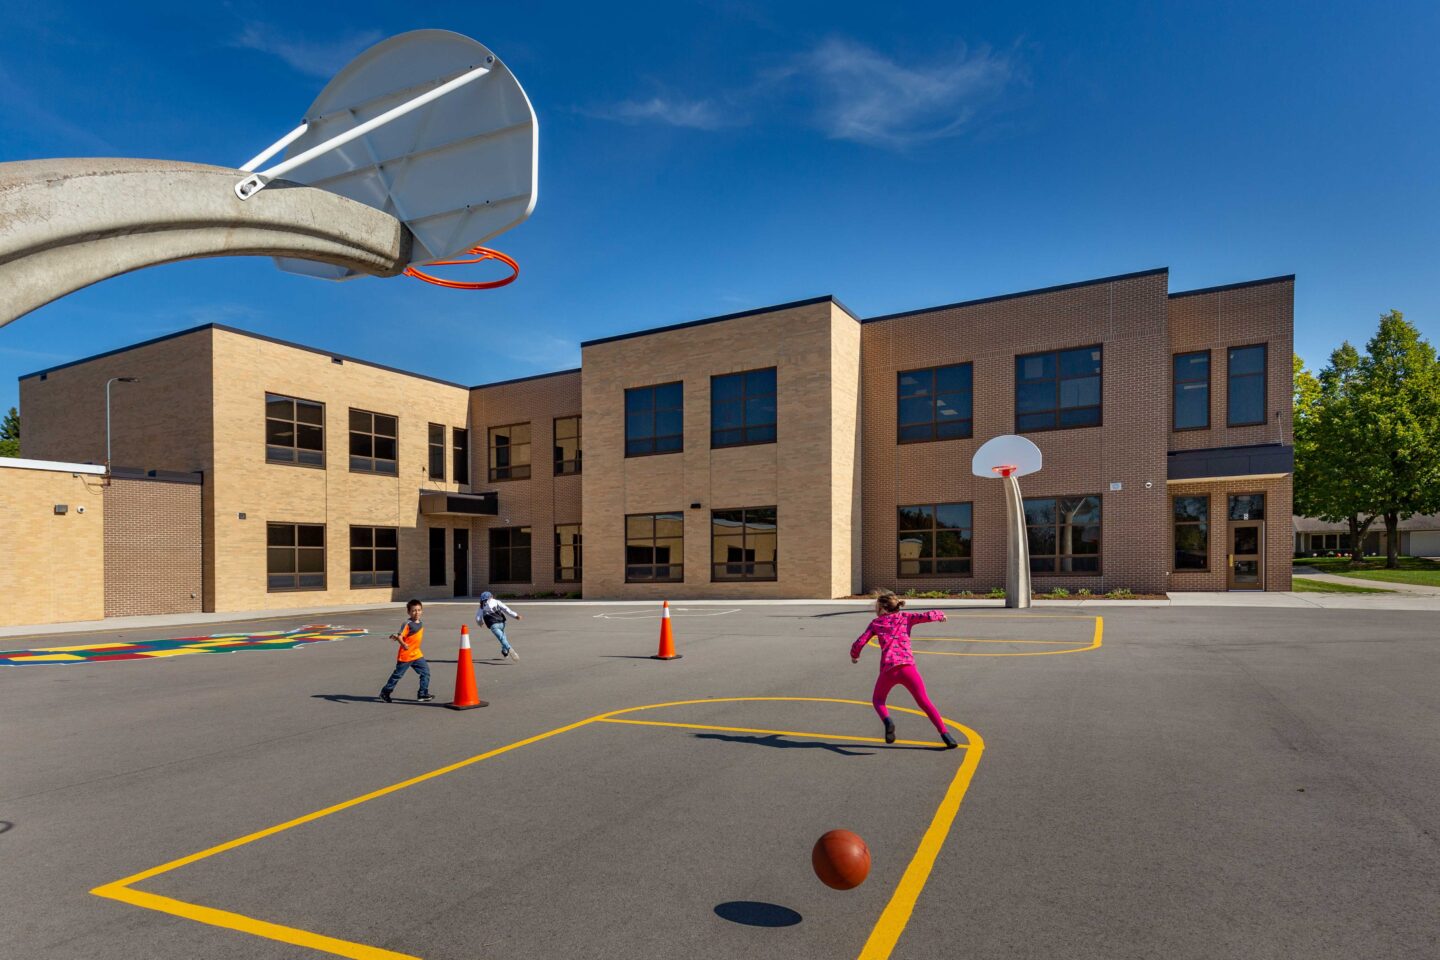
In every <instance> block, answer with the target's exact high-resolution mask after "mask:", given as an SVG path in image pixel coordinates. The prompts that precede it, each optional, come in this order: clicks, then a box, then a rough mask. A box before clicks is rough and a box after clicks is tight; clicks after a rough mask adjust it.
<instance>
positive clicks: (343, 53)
mask: <svg viewBox="0 0 1440 960" xmlns="http://www.w3.org/2000/svg"><path fill="white" fill-rule="evenodd" d="M382 36H383V34H382V33H381V32H380V31H379V30H362V31H359V32H352V33H348V34H346V35H344V36H342V37H339V38H337V39H334V40H325V41H315V40H306V39H304V38H301V37H296V36H292V35H288V34H285V33H283V32H282V31H280V30H278V29H276V28H275V27H272V26H268V25H266V24H260V23H247V24H246V25H245V29H244V30H243V31H241V33H240V35H239V36H238V37H235V38H234V39H233V40H231V46H235V47H241V48H243V49H246V50H259V51H260V52H262V53H268V54H270V55H271V56H275V57H279V58H280V59H281V60H283V61H285V63H287V64H289V66H290V67H291V68H292V69H294V70H296V71H298V72H300V73H305V74H309V75H310V76H312V77H322V78H324V79H327V80H328V79H329V78H330V77H333V76H334V75H335V74H337V73H339V72H340V68H341V67H343V66H345V64H347V63H349V62H350V61H351V60H353V59H354V58H355V55H356V54H358V53H359V52H360V51H362V50H364V49H365V48H366V47H369V46H372V45H373V44H375V43H376V42H378V41H379V40H380V38H381V37H382Z"/></svg>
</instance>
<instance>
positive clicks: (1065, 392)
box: [1015, 346, 1100, 433]
mask: <svg viewBox="0 0 1440 960" xmlns="http://www.w3.org/2000/svg"><path fill="white" fill-rule="evenodd" d="M1099 425H1100V348H1099V347H1098V346H1096V347H1081V348H1079V349H1077V350H1059V351H1056V352H1054V353H1032V354H1029V355H1027V356H1023V357H1016V358H1015V430H1016V431H1017V432H1019V433H1028V432H1029V431H1032V430H1064V429H1067V428H1069V427H1097V426H1099Z"/></svg>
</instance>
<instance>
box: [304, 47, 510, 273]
mask: <svg viewBox="0 0 1440 960" xmlns="http://www.w3.org/2000/svg"><path fill="white" fill-rule="evenodd" d="M484 66H489V67H490V72H489V73H488V74H486V75H484V76H482V77H480V78H479V79H477V80H474V81H473V82H471V83H468V84H466V85H464V86H462V87H460V88H458V89H456V90H454V91H452V92H450V93H446V94H445V95H444V96H441V97H439V98H437V99H435V100H433V101H431V102H430V103H428V104H426V105H425V106H423V107H420V108H418V109H416V110H414V111H413V112H411V113H407V114H405V115H404V116H401V117H398V118H396V119H394V120H392V121H390V122H389V123H386V124H384V125H383V126H380V127H377V128H376V129H374V130H371V131H370V132H368V133H366V134H364V135H362V136H360V137H358V138H357V139H355V140H353V141H351V142H350V143H347V144H344V145H343V146H341V147H338V148H336V149H334V150H331V151H329V152H328V153H324V154H321V155H320V156H317V157H315V158H314V159H313V160H310V161H308V162H306V163H305V164H303V165H301V166H299V167H296V168H295V169H294V170H291V171H289V172H287V173H286V174H285V175H284V179H286V180H292V181H295V182H297V183H303V184H307V185H309V186H313V187H322V188H324V189H326V190H330V191H332V192H334V193H338V194H341V195H342V196H346V197H349V198H350V199H352V200H358V201H360V202H361V203H365V204H368V205H370V206H372V207H377V208H379V209H381V210H384V211H386V212H387V213H390V214H392V215H394V216H395V217H397V218H398V219H400V220H401V221H403V222H404V223H405V225H406V226H407V227H409V228H410V232H411V233H412V234H413V235H414V244H413V248H412V251H411V256H410V262H411V263H423V262H425V261H429V260H439V259H444V258H447V257H451V256H454V255H456V254H460V253H463V252H464V251H466V250H468V249H469V248H470V247H472V246H474V245H476V244H480V243H484V242H485V241H486V240H488V239H489V238H491V237H493V236H495V235H496V234H499V233H502V232H504V231H505V230H508V229H510V228H511V227H513V226H516V225H517V224H519V223H521V222H523V221H524V220H525V218H526V217H528V216H530V213H531V211H533V210H534V209H535V196H536V189H537V181H538V171H539V124H538V123H537V122H536V119H535V110H534V108H533V107H531V105H530V99H529V98H528V97H526V96H525V91H524V90H522V89H521V88H520V83H519V81H517V80H516V79H515V76H514V74H512V73H511V72H510V71H509V69H508V68H507V67H506V66H505V65H504V64H503V63H501V62H500V60H499V58H497V57H496V56H495V55H494V54H493V53H491V52H490V51H489V50H488V49H487V48H486V47H485V46H483V45H482V44H480V43H477V42H476V41H474V40H472V39H470V38H469V37H466V36H462V35H461V34H458V33H452V32H450V31H448V30H414V31H411V32H410V33H402V34H400V35H399V36H395V37H391V38H390V39H388V40H384V41H381V42H380V43H377V44H376V45H375V46H373V47H371V48H370V49H369V50H366V51H365V52H364V53H362V54H360V56H358V57H356V58H355V59H354V60H353V61H351V62H350V64H349V65H348V66H346V67H345V69H343V70H341V71H340V72H339V73H338V74H336V75H335V79H333V80H331V81H330V83H329V84H327V85H326V87H325V89H324V90H322V91H321V92H320V96H319V97H317V98H316V99H315V102H314V103H313V104H311V106H310V109H309V110H308V111H307V112H306V114H305V120H306V122H307V123H308V124H309V126H308V128H307V129H306V130H305V133H304V134H303V135H301V136H300V137H299V139H297V140H295V141H294V142H293V143H292V144H291V145H290V146H289V148H288V150H287V151H286V157H287V158H289V157H295V156H299V155H300V154H301V153H304V152H305V151H306V150H308V149H310V148H311V147H313V146H316V145H317V144H320V143H323V142H325V141H327V140H329V139H331V138H333V137H335V136H337V135H339V134H342V133H344V132H345V131H347V130H349V129H351V128H353V127H356V126H359V125H360V124H362V123H364V122H365V121H367V120H370V119H372V118H374V117H376V116H379V115H380V114H382V113H384V112H385V111H387V110H390V109H391V108H393V107H396V106H398V105H400V104H402V103H404V102H406V101H408V100H412V99H414V98H415V97H417V96H420V95H421V94H423V93H425V92H426V91H428V90H432V89H434V88H435V87H438V86H440V85H441V84H443V83H446V82H448V81H450V80H453V79H455V78H456V77H459V76H461V75H463V74H465V73H467V72H469V71H471V70H474V69H475V68H477V67H484ZM276 263H277V264H278V265H279V266H280V268H281V269H282V270H289V271H291V272H293V273H303V274H306V275H309V276H318V277H325V278H328V279H334V280H341V279H348V278H349V277H352V276H357V274H355V273H354V272H352V271H347V270H345V269H344V268H343V267H335V266H331V265H329V264H323V263H314V262H311V261H307V260H288V259H278V260H277V261H276Z"/></svg>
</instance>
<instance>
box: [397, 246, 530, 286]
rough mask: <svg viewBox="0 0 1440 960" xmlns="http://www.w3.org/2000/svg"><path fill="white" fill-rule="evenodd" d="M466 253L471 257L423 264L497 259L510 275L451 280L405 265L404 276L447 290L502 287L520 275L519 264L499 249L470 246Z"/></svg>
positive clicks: (450, 265)
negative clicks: (497, 278) (489, 278)
mask: <svg viewBox="0 0 1440 960" xmlns="http://www.w3.org/2000/svg"><path fill="white" fill-rule="evenodd" d="M466 252H467V253H469V254H471V255H472V258H471V259H465V260H432V261H430V262H429V263H427V264H425V266H426V267H427V268H429V267H453V266H457V265H460V264H469V263H484V262H485V261H486V260H499V261H500V262H501V263H503V264H505V266H507V267H509V268H510V276H508V277H501V278H500V279H499V280H451V279H449V278H447V277H436V276H431V275H430V274H428V273H426V272H425V271H423V270H421V269H420V268H419V267H406V268H405V276H407V277H414V278H415V279H416V280H424V281H425V282H426V283H433V284H435V286H437V287H445V288H446V289H449V290H493V289H495V288H496V287H503V286H505V285H506V284H507V283H514V282H515V278H516V277H518V276H520V264H518V263H516V262H515V258H514V257H512V256H510V255H509V254H505V253H501V252H500V251H499V250H491V249H490V248H489V247H471V248H470V249H469V250H468V251H466Z"/></svg>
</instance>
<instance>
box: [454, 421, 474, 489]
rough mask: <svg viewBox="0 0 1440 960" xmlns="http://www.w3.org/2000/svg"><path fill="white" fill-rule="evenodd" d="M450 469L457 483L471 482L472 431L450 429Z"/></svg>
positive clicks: (456, 428)
mask: <svg viewBox="0 0 1440 960" xmlns="http://www.w3.org/2000/svg"><path fill="white" fill-rule="evenodd" d="M450 450H451V454H452V456H451V458H450V469H451V472H452V473H453V474H454V475H455V482H456V483H469V482H470V431H469V430H462V429H460V428H459V427H451V428H450Z"/></svg>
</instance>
